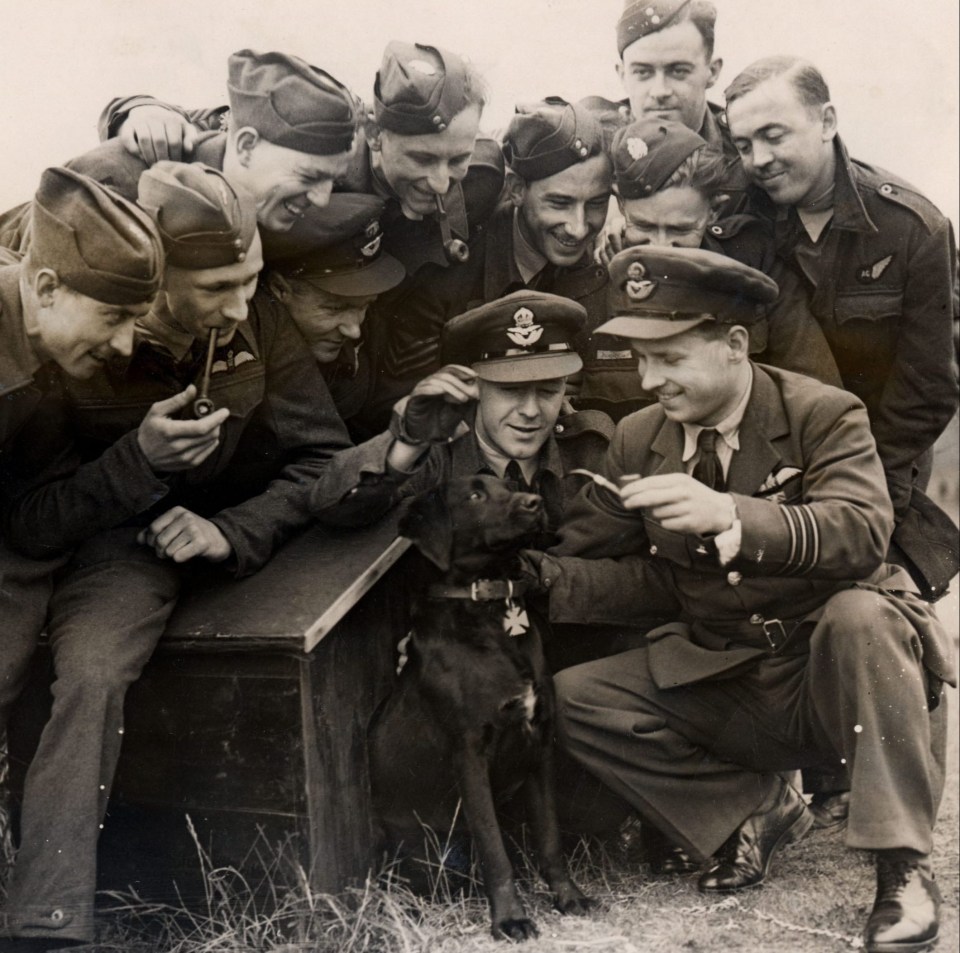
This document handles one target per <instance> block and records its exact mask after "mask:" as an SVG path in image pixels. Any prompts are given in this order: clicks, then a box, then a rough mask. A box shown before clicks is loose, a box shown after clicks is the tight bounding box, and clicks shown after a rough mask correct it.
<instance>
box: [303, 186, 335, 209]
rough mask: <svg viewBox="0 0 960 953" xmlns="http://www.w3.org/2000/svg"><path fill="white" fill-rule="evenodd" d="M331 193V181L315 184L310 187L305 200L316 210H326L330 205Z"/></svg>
mask: <svg viewBox="0 0 960 953" xmlns="http://www.w3.org/2000/svg"><path fill="white" fill-rule="evenodd" d="M332 191H333V181H332V180H328V181H326V182H317V183H316V184H314V185H312V186H310V189H309V190H308V192H307V199H308V200H309V202H310V204H311V205H315V206H316V207H317V208H326V207H327V206H328V205H329V204H330V193H331V192H332Z"/></svg>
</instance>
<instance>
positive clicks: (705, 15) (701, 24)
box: [669, 0, 717, 61]
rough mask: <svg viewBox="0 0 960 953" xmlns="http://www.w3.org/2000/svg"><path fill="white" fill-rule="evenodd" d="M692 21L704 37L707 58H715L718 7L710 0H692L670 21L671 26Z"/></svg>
mask: <svg viewBox="0 0 960 953" xmlns="http://www.w3.org/2000/svg"><path fill="white" fill-rule="evenodd" d="M688 20H689V21H690V22H691V23H692V24H693V25H694V26H695V27H696V28H697V31H698V32H699V33H700V36H701V37H702V38H703V48H704V50H705V51H706V54H707V60H708V61H709V60H711V59H713V45H714V39H715V33H716V29H717V8H716V7H715V6H714V5H713V4H712V3H711V2H710V0H691V2H690V3H688V4H687V5H686V6H685V7H683V8H682V9H681V10H680V11H678V13H677V15H676V17H675V18H674V19H673V20H671V21H670V24H669V25H670V26H676V25H677V24H678V23H686V22H687V21H688Z"/></svg>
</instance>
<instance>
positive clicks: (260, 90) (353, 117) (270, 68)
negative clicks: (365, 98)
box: [227, 50, 360, 156]
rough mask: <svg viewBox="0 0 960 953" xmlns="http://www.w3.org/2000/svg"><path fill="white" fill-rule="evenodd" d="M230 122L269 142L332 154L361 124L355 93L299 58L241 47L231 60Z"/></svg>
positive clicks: (344, 146)
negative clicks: (256, 51)
mask: <svg viewBox="0 0 960 953" xmlns="http://www.w3.org/2000/svg"><path fill="white" fill-rule="evenodd" d="M227 92H228V94H229V97H230V114H231V119H230V121H231V124H232V125H233V127H234V128H236V129H239V128H241V127H243V126H252V127H253V128H254V129H256V130H257V132H259V133H260V135H261V136H263V138H264V139H266V140H267V141H268V142H272V143H274V145H278V146H283V147H284V148H286V149H293V150H295V151H297V152H306V153H309V154H310V155H318V156H328V155H337V154H339V153H341V152H348V151H349V150H350V148H351V147H352V145H353V139H354V136H355V135H356V132H357V126H358V124H359V118H360V114H359V109H358V102H357V99H356V97H355V96H354V95H353V93H351V92H350V90H349V89H347V87H346V86H344V85H343V84H342V83H340V82H338V81H337V80H335V79H334V78H333V77H332V76H331V75H330V74H329V73H326V72H324V71H323V70H321V69H317V67H315V66H311V65H310V64H309V63H306V62H304V61H303V60H302V59H300V58H299V57H297V56H287V55H286V54H285V53H255V52H254V51H253V50H240V52H238V53H234V54H233V55H232V56H231V57H230V60H229V63H228V79H227Z"/></svg>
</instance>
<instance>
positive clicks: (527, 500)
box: [517, 493, 543, 513]
mask: <svg viewBox="0 0 960 953" xmlns="http://www.w3.org/2000/svg"><path fill="white" fill-rule="evenodd" d="M517 503H518V504H519V506H520V508H521V509H524V510H529V511H530V512H531V513H535V512H536V511H537V510H538V509H540V505H541V504H542V503H543V500H542V498H541V497H539V496H538V495H537V494H536V493H518V494H517Z"/></svg>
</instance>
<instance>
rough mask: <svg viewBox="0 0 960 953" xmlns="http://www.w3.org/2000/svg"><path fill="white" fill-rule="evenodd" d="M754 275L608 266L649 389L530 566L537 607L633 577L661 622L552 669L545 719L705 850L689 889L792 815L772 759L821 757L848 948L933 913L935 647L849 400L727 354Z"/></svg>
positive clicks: (646, 808) (677, 841)
mask: <svg viewBox="0 0 960 953" xmlns="http://www.w3.org/2000/svg"><path fill="white" fill-rule="evenodd" d="M770 284H772V282H770V280H769V279H768V278H766V277H765V276H763V275H762V274H761V273H760V272H757V271H754V270H753V269H750V268H748V267H746V266H744V265H741V264H739V263H737V262H734V261H732V260H730V259H728V258H724V257H722V256H718V255H715V254H714V253H711V252H706V251H702V250H699V249H674V248H653V247H651V248H632V249H628V250H627V251H624V252H622V253H620V254H619V255H617V256H616V258H614V260H613V262H612V264H611V286H612V292H611V304H612V307H611V313H612V315H613V317H612V320H611V321H610V322H609V323H608V324H607V325H606V327H605V328H603V329H602V330H605V331H607V332H608V333H611V334H616V335H620V336H623V337H625V338H627V339H629V340H630V343H631V346H632V348H633V350H634V352H635V353H636V355H637V357H638V360H639V373H640V375H641V377H642V379H643V386H644V387H645V388H646V389H647V390H649V391H651V392H652V393H653V394H654V395H655V396H656V398H657V402H658V404H657V406H652V407H649V408H646V409H644V410H641V411H639V412H638V413H636V414H633V415H631V416H629V417H627V418H626V419H625V420H623V421H622V422H621V424H620V425H619V427H618V429H617V432H616V434H615V435H614V438H613V441H612V443H611V448H610V452H609V454H608V457H607V461H606V468H605V476H606V477H607V479H608V480H609V481H610V483H611V485H612V487H613V489H611V488H608V487H605V486H599V485H594V486H590V487H589V488H588V489H587V490H586V491H585V492H584V495H583V496H582V497H581V498H580V499H579V500H578V501H577V502H576V503H575V504H574V506H573V507H571V509H570V510H569V511H568V519H567V521H566V523H565V525H564V527H562V529H561V542H560V544H559V546H558V547H557V548H556V549H555V550H554V551H553V552H554V553H555V554H556V556H545V557H543V559H542V560H540V561H539V574H540V577H541V582H542V583H543V584H544V585H545V586H547V588H548V591H549V593H550V614H551V618H552V619H559V620H561V621H562V620H564V619H567V618H569V617H571V616H573V617H574V618H576V620H577V621H591V616H592V615H594V614H596V613H597V612H600V611H602V612H604V613H606V614H607V615H609V614H610V613H611V612H613V611H614V606H615V605H616V604H619V607H620V611H622V612H623V613H624V614H626V615H629V614H630V612H631V611H633V612H637V611H639V609H640V608H641V607H642V606H643V600H644V593H645V588H646V587H647V586H648V585H649V583H650V580H654V579H655V581H656V584H657V585H661V584H664V583H665V584H666V585H667V586H668V587H669V588H671V589H672V590H673V591H674V593H675V594H676V597H677V599H678V601H679V603H680V604H681V606H682V613H681V614H679V615H678V618H682V619H683V621H680V622H675V623H673V624H669V625H666V626H662V627H660V628H658V629H656V630H654V631H651V632H649V633H648V635H647V639H648V644H647V646H646V647H644V648H641V649H637V650H634V651H631V652H629V653H625V654H620V655H618V656H615V657H612V658H609V659H604V660H601V661H597V662H591V663H588V664H586V665H581V666H577V667H574V668H571V669H568V670H566V671H564V672H561V673H560V674H559V676H558V677H557V680H556V682H557V694H558V703H559V724H560V731H561V737H562V740H563V742H564V744H565V745H566V747H567V748H568V750H569V751H570V752H571V753H572V754H573V756H574V757H575V758H577V759H578V760H579V761H580V762H581V763H582V764H583V765H584V766H585V767H586V768H587V769H588V770H589V771H590V772H592V773H593V774H594V775H596V776H597V777H598V778H600V779H601V780H602V781H603V782H605V783H606V784H607V785H608V786H609V787H610V788H611V789H613V791H614V792H616V793H617V794H619V795H620V796H621V797H622V798H624V799H625V800H627V801H628V802H630V804H632V805H633V807H634V808H635V809H636V810H638V811H640V812H641V814H642V815H643V817H644V818H645V819H646V820H647V821H649V823H650V824H652V825H653V826H655V827H656V828H658V829H659V830H660V831H661V832H662V834H663V835H664V836H665V838H666V840H667V841H668V843H669V844H672V845H674V849H675V850H678V851H686V852H687V853H688V854H691V855H693V857H695V858H698V859H702V858H710V857H713V859H712V860H711V861H710V862H709V863H708V864H707V866H706V869H705V870H704V872H703V873H702V874H701V876H700V880H699V887H700V890H701V891H703V892H705V893H722V892H728V891H737V890H741V889H744V888H747V887H752V886H754V885H756V884H759V883H761V882H762V881H763V880H764V879H765V877H766V876H767V873H768V871H769V868H770V865H771V861H772V859H773V858H774V855H775V854H776V852H777V850H778V849H779V848H780V847H782V846H783V845H784V844H786V843H789V842H791V841H793V840H796V839H798V838H799V837H801V836H802V835H803V834H804V833H805V832H806V830H807V829H808V828H809V826H810V825H811V823H812V818H811V816H810V814H809V812H808V809H807V808H806V806H805V804H804V802H803V800H802V798H801V797H800V795H799V794H797V793H796V791H794V789H793V788H792V787H791V786H790V785H788V784H787V783H786V782H785V781H784V780H783V778H782V777H781V775H780V774H779V773H778V772H781V771H787V770H793V769H797V768H801V767H804V766H808V765H818V764H824V765H827V766H829V765H830V764H833V763H835V762H837V761H842V762H844V763H845V764H846V765H847V766H848V768H849V771H850V779H851V798H850V815H849V823H848V827H847V833H846V838H847V843H848V844H849V845H850V846H851V847H855V848H860V849H866V850H872V851H875V852H876V859H877V895H876V902H875V905H874V907H873V911H872V913H871V914H870V918H869V921H868V923H867V927H866V946H867V949H868V950H874V951H891V950H894V951H895V950H916V949H920V948H921V947H922V946H924V945H926V943H928V942H930V941H932V940H933V939H934V938H935V937H936V936H937V932H938V907H939V902H940V897H939V892H938V890H937V887H936V885H935V883H934V878H933V872H932V870H931V868H930V851H931V847H932V831H933V826H934V821H935V819H936V814H937V808H938V805H939V802H940V796H941V791H942V786H943V775H944V761H943V755H944V752H943V749H942V744H941V740H942V734H941V732H940V730H939V728H940V726H939V725H936V724H935V722H937V721H939V720H940V719H943V718H944V717H945V714H944V703H943V701H942V700H941V698H940V692H939V687H940V683H941V680H942V681H947V682H949V683H951V684H953V683H954V682H955V674H954V671H953V665H952V661H951V657H952V656H951V648H950V646H949V643H948V640H947V637H946V634H945V632H944V630H943V629H942V627H941V625H940V624H939V622H938V621H937V619H936V617H935V615H934V613H933V611H932V609H931V608H930V606H929V605H927V604H926V603H924V602H923V601H921V600H920V599H919V598H918V597H917V595H916V594H915V592H916V587H915V586H914V584H913V582H912V581H911V579H910V577H909V575H908V574H907V573H906V571H904V570H902V569H900V568H898V567H894V566H889V565H884V564H883V563H882V560H883V557H884V554H885V553H886V550H887V546H888V543H889V537H890V532H891V529H892V527H893V512H892V507H891V504H890V499H889V496H888V495H887V491H886V483H885V480H884V473H883V467H882V465H881V463H880V459H879V457H878V455H877V450H876V445H875V443H874V440H873V437H872V436H871V433H870V425H869V421H868V419H867V415H866V411H865V410H864V407H863V404H862V403H861V402H860V401H859V400H858V399H857V398H856V397H854V396H853V395H851V394H849V393H847V392H845V391H841V390H839V389H836V388H833V387H829V386H827V385H823V384H820V383H818V382H816V381H814V380H812V379H810V378H807V377H804V376H801V375H797V374H793V373H791V372H789V371H783V370H778V369H775V368H772V367H766V366H763V365H758V364H753V363H752V362H751V361H750V360H749V358H748V350H749V326H750V324H751V322H752V321H753V319H754V316H755V314H756V313H757V309H756V307H755V305H756V304H757V303H759V302H761V301H763V300H766V299H767V296H768V294H769V288H768V287H767V286H768V285H770ZM626 554H632V555H633V557H634V558H633V560H632V562H631V563H630V565H631V566H632V568H633V569H634V571H635V578H634V583H633V585H632V586H631V587H626V586H623V585H622V584H621V585H620V586H618V587H617V588H616V589H614V588H611V586H610V583H609V579H610V575H609V574H608V573H606V572H598V568H602V567H603V565H604V563H606V562H609V560H603V561H601V562H597V560H596V558H595V557H601V556H623V555H626ZM636 554H642V555H644V556H645V557H646V560H645V561H644V560H640V559H636V558H635V557H636ZM574 557H579V558H574ZM584 557H586V558H584Z"/></svg>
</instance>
